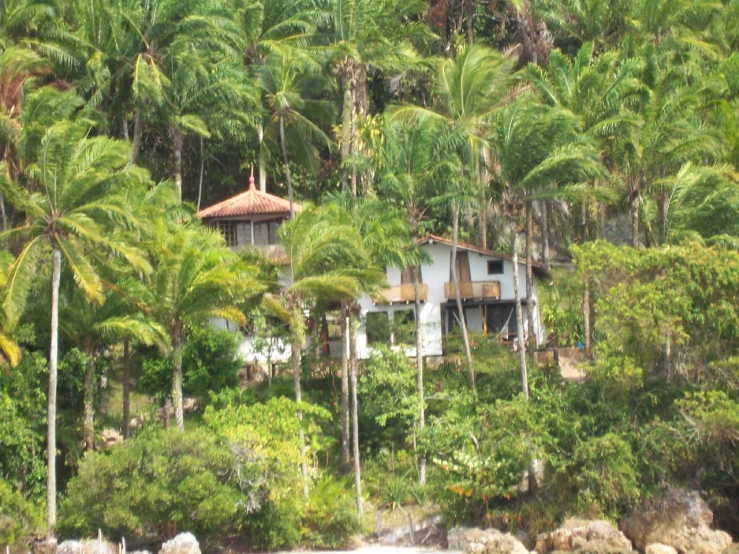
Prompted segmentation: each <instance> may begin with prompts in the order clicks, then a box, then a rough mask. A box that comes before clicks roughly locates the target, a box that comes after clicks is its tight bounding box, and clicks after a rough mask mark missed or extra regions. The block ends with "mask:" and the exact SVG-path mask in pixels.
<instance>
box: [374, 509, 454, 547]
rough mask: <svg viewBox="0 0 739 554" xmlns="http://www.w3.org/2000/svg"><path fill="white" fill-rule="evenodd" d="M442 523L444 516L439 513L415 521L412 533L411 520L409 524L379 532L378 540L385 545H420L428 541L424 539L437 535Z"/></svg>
mask: <svg viewBox="0 0 739 554" xmlns="http://www.w3.org/2000/svg"><path fill="white" fill-rule="evenodd" d="M442 523H443V518H442V517H441V516H439V515H436V516H431V517H429V518H426V519H422V520H421V521H415V522H413V533H412V534H411V530H410V521H409V522H408V524H407V525H401V526H398V527H395V528H393V529H389V530H386V531H384V532H379V533H378V534H377V542H379V543H380V544H382V545H384V546H419V545H422V544H424V543H425V542H426V541H425V540H424V539H427V538H428V537H430V536H432V535H434V536H435V535H437V534H438V531H439V529H440V528H441V526H442Z"/></svg>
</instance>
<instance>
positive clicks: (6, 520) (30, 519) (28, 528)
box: [0, 479, 43, 545]
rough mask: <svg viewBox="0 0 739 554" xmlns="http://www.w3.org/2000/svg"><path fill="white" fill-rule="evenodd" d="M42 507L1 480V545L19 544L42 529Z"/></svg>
mask: <svg viewBox="0 0 739 554" xmlns="http://www.w3.org/2000/svg"><path fill="white" fill-rule="evenodd" d="M42 521H43V516H42V509H41V506H39V505H36V504H33V503H32V502H29V501H28V500H26V499H25V498H24V497H23V495H22V494H21V493H20V492H18V491H17V490H13V488H12V487H11V485H10V483H8V482H7V481H4V480H2V479H0V545H15V544H19V543H20V542H21V541H23V540H24V539H26V538H28V537H30V536H31V535H33V534H34V533H36V532H38V531H39V530H40V529H41V528H42Z"/></svg>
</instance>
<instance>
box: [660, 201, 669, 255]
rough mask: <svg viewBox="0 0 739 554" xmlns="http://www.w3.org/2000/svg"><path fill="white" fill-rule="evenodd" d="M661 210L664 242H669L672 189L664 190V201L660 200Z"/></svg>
mask: <svg viewBox="0 0 739 554" xmlns="http://www.w3.org/2000/svg"><path fill="white" fill-rule="evenodd" d="M659 212H660V220H661V223H662V244H667V231H668V217H669V213H670V191H668V190H667V189H664V190H663V191H662V201H661V202H660V210H659Z"/></svg>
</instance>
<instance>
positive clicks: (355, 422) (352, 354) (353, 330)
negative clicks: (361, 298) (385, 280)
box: [349, 304, 362, 517]
mask: <svg viewBox="0 0 739 554" xmlns="http://www.w3.org/2000/svg"><path fill="white" fill-rule="evenodd" d="M357 308H358V306H357V305H356V304H355V305H354V306H353V307H352V308H350V311H349V359H350V364H349V365H350V367H351V394H352V452H353V454H354V490H355V493H356V502H357V513H358V514H359V517H362V468H361V465H360V460H359V405H358V403H357V373H358V366H359V360H358V359H357V331H358V330H359V320H358V319H357Z"/></svg>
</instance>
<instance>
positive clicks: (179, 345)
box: [172, 330, 185, 431]
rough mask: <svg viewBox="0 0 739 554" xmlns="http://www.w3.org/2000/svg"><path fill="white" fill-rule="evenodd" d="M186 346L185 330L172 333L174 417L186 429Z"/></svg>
mask: <svg viewBox="0 0 739 554" xmlns="http://www.w3.org/2000/svg"><path fill="white" fill-rule="evenodd" d="M184 346H185V337H184V335H183V331H181V330H177V331H175V332H174V333H172V366H173V368H174V372H173V375H172V403H173V404H174V418H175V423H177V428H178V429H179V430H180V431H184V430H185V414H184V411H183V409H182V354H183V350H184Z"/></svg>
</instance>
